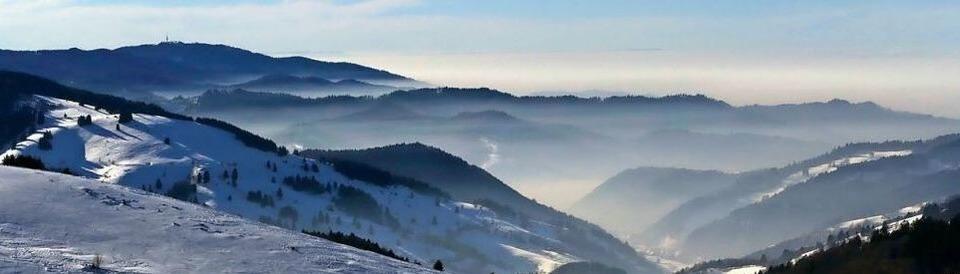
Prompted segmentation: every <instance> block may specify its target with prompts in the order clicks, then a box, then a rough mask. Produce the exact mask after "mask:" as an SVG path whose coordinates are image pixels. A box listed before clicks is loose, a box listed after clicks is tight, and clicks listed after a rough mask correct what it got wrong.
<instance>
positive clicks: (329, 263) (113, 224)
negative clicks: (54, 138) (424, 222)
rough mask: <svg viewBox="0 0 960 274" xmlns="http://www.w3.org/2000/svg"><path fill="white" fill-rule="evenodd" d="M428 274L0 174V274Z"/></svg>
mask: <svg viewBox="0 0 960 274" xmlns="http://www.w3.org/2000/svg"><path fill="white" fill-rule="evenodd" d="M96 255H101V256H102V258H104V264H102V268H103V269H105V270H107V271H108V272H112V271H116V272H141V273H222V272H246V273H277V272H287V273H290V272H293V273H432V272H433V271H432V270H426V269H424V268H421V267H419V266H416V265H413V264H409V263H403V262H400V261H396V260H393V259H390V258H387V257H383V256H380V255H378V254H374V253H371V252H366V251H361V250H358V249H354V248H351V247H347V246H344V245H340V244H336V243H332V242H329V241H326V240H323V239H319V238H316V237H312V236H309V235H305V234H301V233H294V232H291V231H288V230H285V229H281V228H277V227H273V226H269V225H265V224H260V223H257V222H253V221H249V220H246V219H243V218H240V217H237V216H234V215H229V214H225V213H220V212H217V211H215V210H212V209H209V208H206V207H203V206H201V205H196V204H191V203H186V202H182V201H178V200H174V199H171V198H167V197H163V196H160V195H156V194H152V193H147V192H144V191H140V190H133V189H130V188H126V187H123V186H118V185H113V184H104V183H100V182H97V181H93V180H88V179H83V178H79V177H74V176H67V175H62V174H56V173H50V172H41V171H35V170H27V169H21V168H14V167H4V166H0V272H5V273H7V272H27V273H31V272H77V271H80V270H82V269H83V268H84V267H85V266H87V265H89V264H90V263H91V262H92V260H93V258H94V256H96Z"/></svg>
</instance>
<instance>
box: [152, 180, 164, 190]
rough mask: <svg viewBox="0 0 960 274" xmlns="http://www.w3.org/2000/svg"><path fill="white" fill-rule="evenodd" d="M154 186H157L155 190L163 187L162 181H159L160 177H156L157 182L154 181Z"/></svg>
mask: <svg viewBox="0 0 960 274" xmlns="http://www.w3.org/2000/svg"><path fill="white" fill-rule="evenodd" d="M154 186H156V187H157V190H161V189H163V183H162V182H160V179H157V182H156V183H154Z"/></svg>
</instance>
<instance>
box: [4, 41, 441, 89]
mask: <svg viewBox="0 0 960 274" xmlns="http://www.w3.org/2000/svg"><path fill="white" fill-rule="evenodd" d="M0 70H11V71H19V72H24V73H30V74H34V75H38V76H42V77H45V78H49V79H52V80H55V81H58V82H61V83H64V84H67V85H70V86H75V87H79V88H84V89H90V90H98V91H101V92H109V93H114V94H122V95H125V96H133V97H136V96H141V97H146V96H147V94H149V93H174V94H180V93H188V94H190V93H198V92H202V91H203V90H206V89H210V88H218V87H224V86H235V85H236V86H242V87H249V88H255V89H269V91H301V92H302V91H306V90H311V91H312V90H317V91H320V92H317V93H316V94H329V93H340V92H347V91H350V92H352V91H363V92H367V93H370V92H372V93H376V92H379V91H384V90H390V89H393V88H392V87H388V86H394V87H410V86H423V85H424V84H423V83H420V82H417V81H415V80H412V79H409V78H406V77H403V76H400V75H397V74H393V73H390V72H387V71H383V70H379V69H374V68H370V67H365V66H361V65H357V64H352V63H344V62H324V61H317V60H313V59H310V58H306V57H299V56H297V57H271V56H267V55H264V54H260V53H255V52H251V51H248V50H243V49H239V48H235V47H230V46H226V45H213V44H203V43H181V42H164V43H159V44H152V45H138V46H127V47H121V48H117V49H96V50H81V49H77V48H72V49H67V50H39V51H12V50H0ZM384 85H386V86H384ZM324 91H326V92H324Z"/></svg>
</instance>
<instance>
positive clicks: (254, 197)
mask: <svg viewBox="0 0 960 274" xmlns="http://www.w3.org/2000/svg"><path fill="white" fill-rule="evenodd" d="M34 99H35V103H37V104H39V105H42V106H43V107H41V109H45V110H46V111H45V117H46V119H45V124H43V125H41V126H38V129H37V133H35V134H33V135H31V136H29V137H28V140H25V141H22V142H20V143H18V144H17V146H16V148H15V149H13V150H10V151H7V152H5V153H4V155H3V156H9V155H29V156H32V157H36V158H39V159H41V160H42V161H43V163H44V164H45V165H46V167H47V169H50V170H69V172H70V173H74V174H78V175H81V176H84V177H88V178H93V179H97V180H100V181H103V182H107V183H112V184H120V185H124V186H128V187H132V188H139V189H143V190H147V191H151V192H156V193H161V194H166V195H169V196H173V197H177V198H180V199H183V200H187V201H193V202H196V203H198V204H202V205H205V206H207V207H210V208H213V209H217V210H222V211H225V212H229V213H233V214H237V215H240V216H243V217H246V218H249V219H252V220H259V221H261V222H265V223H270V224H275V225H277V226H281V227H286V228H289V229H292V230H295V231H300V230H313V231H324V232H325V231H328V230H332V231H339V232H346V233H355V234H357V235H359V236H361V237H364V238H368V239H371V240H373V241H375V242H377V243H379V244H380V245H381V246H385V247H387V248H389V249H392V250H394V251H396V252H397V253H398V254H400V255H401V256H404V257H409V258H410V259H411V260H412V261H417V262H422V263H432V262H433V261H434V260H437V259H439V260H442V261H443V262H444V264H445V265H447V267H448V269H452V270H455V271H457V270H459V271H468V272H477V271H482V272H491V271H495V272H498V273H509V272H529V271H537V270H539V271H550V270H552V269H553V268H555V267H557V266H559V265H561V264H563V263H567V262H572V261H578V260H581V259H580V258H579V257H578V256H577V252H578V250H576V249H574V248H571V247H570V246H568V245H566V244H565V243H564V242H563V241H562V240H561V239H560V235H561V231H559V229H556V227H553V226H551V225H548V224H544V223H539V222H533V223H523V224H520V223H511V222H509V221H506V220H505V219H504V218H500V217H498V216H497V214H496V213H495V212H494V211H493V210H490V209H488V208H485V207H481V206H477V205H475V204H470V203H464V202H458V201H453V200H450V199H448V198H446V196H444V195H442V194H436V193H433V192H430V191H424V190H422V189H418V190H415V189H412V188H410V187H407V186H405V185H401V184H393V183H384V182H366V181H359V180H355V179H352V178H348V177H347V176H345V175H344V174H342V173H340V172H338V171H337V170H336V169H335V167H334V166H331V165H329V164H326V163H321V162H315V161H313V160H310V159H305V158H302V157H299V156H295V155H284V156H280V155H278V154H276V153H274V152H265V151H261V150H257V149H254V148H250V147H247V146H244V145H243V143H241V142H240V141H238V140H237V139H236V138H235V137H234V136H233V134H232V133H230V132H227V131H224V130H221V129H218V128H215V127H211V126H207V125H203V124H200V123H197V122H194V121H189V120H175V119H169V118H165V117H160V116H153V115H144V114H136V113H135V114H133V121H131V122H126V123H119V121H118V115H113V114H109V113H105V112H102V111H99V110H97V109H96V108H95V107H93V106H83V105H79V104H77V103H75V102H71V101H65V100H60V99H55V98H49V97H42V96H36V97H34ZM86 115H89V116H90V117H91V118H92V124H89V125H83V126H81V125H78V123H77V120H78V117H81V116H86ZM42 132H47V133H48V134H46V135H47V136H49V137H44V135H45V134H43V133H42ZM41 138H48V139H47V140H49V144H50V146H49V147H45V146H42V145H40V143H41V142H40V139H41ZM651 271H652V272H656V271H658V270H651Z"/></svg>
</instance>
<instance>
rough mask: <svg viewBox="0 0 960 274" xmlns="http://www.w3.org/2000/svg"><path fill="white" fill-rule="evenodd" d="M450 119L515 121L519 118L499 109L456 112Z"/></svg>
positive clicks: (464, 120)
mask: <svg viewBox="0 0 960 274" xmlns="http://www.w3.org/2000/svg"><path fill="white" fill-rule="evenodd" d="M450 119H452V120H454V121H459V122H517V121H520V119H517V117H514V116H513V115H510V114H509V113H506V112H503V111H499V110H485V111H466V112H461V113H457V115H455V116H453V117H451V118H450Z"/></svg>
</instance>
